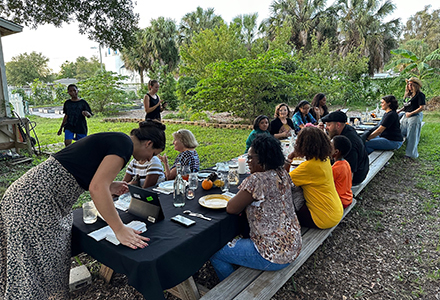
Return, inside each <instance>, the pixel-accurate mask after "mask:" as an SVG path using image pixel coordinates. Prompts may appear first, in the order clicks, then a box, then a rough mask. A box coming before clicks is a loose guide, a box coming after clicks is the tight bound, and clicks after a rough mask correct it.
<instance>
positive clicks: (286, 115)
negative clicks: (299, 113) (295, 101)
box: [270, 103, 294, 140]
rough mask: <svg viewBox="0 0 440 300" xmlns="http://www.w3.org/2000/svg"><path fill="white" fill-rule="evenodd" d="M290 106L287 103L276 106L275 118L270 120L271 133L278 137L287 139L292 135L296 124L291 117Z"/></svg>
mask: <svg viewBox="0 0 440 300" xmlns="http://www.w3.org/2000/svg"><path fill="white" fill-rule="evenodd" d="M290 116H291V114H290V108H289V106H288V105H287V104H286V103H280V104H278V105H277V106H276V107H275V115H274V117H275V119H274V120H273V121H272V122H270V134H272V135H273V136H274V137H276V138H277V139H279V140H281V139H285V138H288V137H289V136H290V131H291V130H293V128H294V125H293V122H292V119H290Z"/></svg>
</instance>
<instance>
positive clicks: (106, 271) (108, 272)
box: [99, 264, 114, 283]
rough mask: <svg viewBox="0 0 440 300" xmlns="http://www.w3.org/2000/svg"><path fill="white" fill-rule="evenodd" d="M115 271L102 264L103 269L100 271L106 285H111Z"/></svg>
mask: <svg viewBox="0 0 440 300" xmlns="http://www.w3.org/2000/svg"><path fill="white" fill-rule="evenodd" d="M113 272H114V271H113V270H112V269H110V268H109V267H107V266H106V265H104V264H101V269H99V275H100V276H101V277H102V278H103V279H104V281H105V282H106V283H109V282H110V280H111V279H112V276H113Z"/></svg>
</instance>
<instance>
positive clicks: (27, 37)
mask: <svg viewBox="0 0 440 300" xmlns="http://www.w3.org/2000/svg"><path fill="white" fill-rule="evenodd" d="M137 2H138V3H137V5H136V6H135V9H134V10H135V12H136V13H138V14H139V16H140V20H139V27H140V28H145V27H147V26H148V25H149V23H150V20H151V19H156V18H158V17H160V16H163V17H165V18H171V19H174V20H175V21H176V23H177V25H178V24H179V23H180V20H181V18H182V17H183V16H184V15H185V14H186V13H189V12H192V11H195V10H196V8H197V7H198V6H201V7H202V8H203V9H207V8H214V11H215V13H216V14H217V15H220V16H222V18H223V19H224V20H225V21H226V22H227V23H229V22H231V21H232V19H233V18H234V17H236V16H237V15H240V14H252V13H255V12H257V13H258V16H259V18H258V23H260V22H261V21H262V20H263V19H266V18H268V17H269V15H270V4H271V3H272V2H273V0H185V1H182V0H161V1H154V2H153V1H147V0H137ZM393 2H394V4H396V9H395V11H394V14H393V15H392V16H390V19H389V20H391V19H394V18H400V19H401V21H402V22H403V23H406V21H407V20H408V18H409V17H411V16H412V15H414V14H415V13H416V12H417V11H421V10H423V9H424V7H425V6H426V5H431V11H432V10H435V9H440V2H439V1H436V2H434V0H418V1H417V2H416V3H415V2H414V1H410V0H394V1H393ZM327 3H328V4H331V3H333V2H332V1H327ZM389 20H388V19H387V20H386V21H389ZM2 46H3V54H4V60H5V62H8V61H10V60H11V59H12V57H14V56H17V55H19V54H21V53H24V52H27V53H31V52H32V51H36V52H37V53H42V55H44V56H46V57H47V58H49V67H50V68H51V69H52V70H53V71H54V72H59V70H60V66H61V64H62V63H64V62H65V61H66V60H67V61H70V62H74V61H75V60H76V58H77V57H79V56H85V57H87V58H90V57H92V56H94V55H95V56H97V57H98V58H99V52H98V44H97V43H96V42H93V41H90V40H89V39H87V36H85V35H81V34H79V32H78V25H77V24H75V23H72V24H65V25H63V27H62V28H56V27H55V26H52V25H44V26H39V27H38V28H37V29H36V30H34V29H30V28H27V27H24V28H23V31H22V32H21V33H16V34H13V35H9V36H6V37H4V38H2Z"/></svg>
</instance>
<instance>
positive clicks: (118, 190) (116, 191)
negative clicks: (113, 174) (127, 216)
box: [110, 181, 128, 196]
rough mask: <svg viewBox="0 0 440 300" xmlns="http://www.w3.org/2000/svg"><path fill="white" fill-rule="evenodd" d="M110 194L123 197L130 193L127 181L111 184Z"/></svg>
mask: <svg viewBox="0 0 440 300" xmlns="http://www.w3.org/2000/svg"><path fill="white" fill-rule="evenodd" d="M110 192H111V194H112V195H118V196H120V195H122V194H125V193H128V186H127V183H126V182H125V181H113V182H112V183H111V184H110Z"/></svg>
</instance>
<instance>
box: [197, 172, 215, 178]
mask: <svg viewBox="0 0 440 300" xmlns="http://www.w3.org/2000/svg"><path fill="white" fill-rule="evenodd" d="M211 173H212V172H211ZM211 173H207V172H200V173H197V176H198V177H199V178H203V179H204V178H207V177H208V176H209V175H211Z"/></svg>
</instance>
